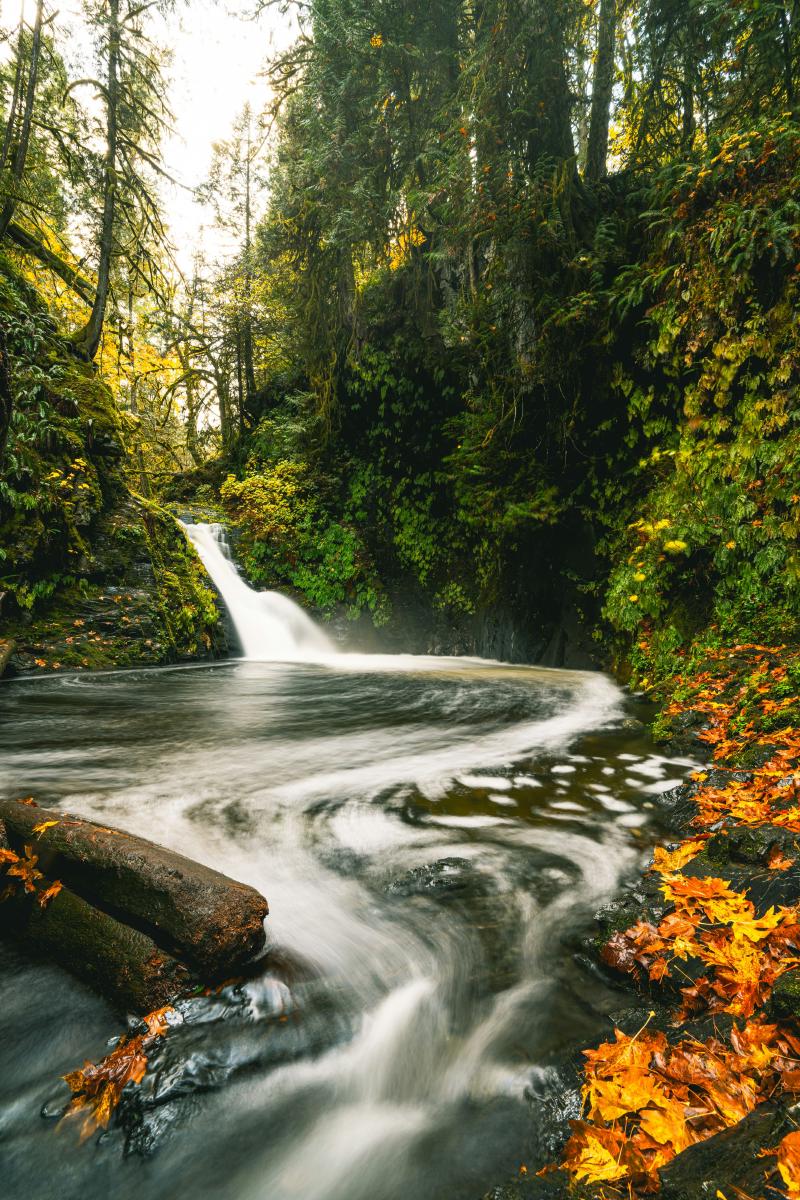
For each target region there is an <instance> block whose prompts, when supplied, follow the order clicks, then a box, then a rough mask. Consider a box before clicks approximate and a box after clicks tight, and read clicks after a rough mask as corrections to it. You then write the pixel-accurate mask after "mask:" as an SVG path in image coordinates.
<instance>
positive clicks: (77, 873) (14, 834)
mask: <svg viewBox="0 0 800 1200" xmlns="http://www.w3.org/2000/svg"><path fill="white" fill-rule="evenodd" d="M0 820H2V821H3V822H4V823H5V826H6V829H7V832H8V836H9V838H10V840H11V842H12V845H14V844H16V848H20V847H21V846H22V845H24V844H31V845H32V846H33V847H34V849H35V853H36V854H37V855H38V857H39V868H40V869H41V870H42V871H43V872H44V873H45V874H46V875H47V876H48V877H49V878H50V879H59V880H61V881H62V882H63V883H65V884H66V885H67V887H68V888H70V889H71V890H72V891H73V892H75V893H76V894H77V895H78V896H80V897H82V898H83V899H84V900H86V901H87V902H89V903H90V904H92V905H95V906H97V907H98V908H100V909H103V910H105V911H106V912H107V913H109V914H112V915H113V916H114V917H116V918H118V919H119V921H121V922H124V923H125V924H128V925H132V926H134V927H135V928H136V929H137V930H139V931H140V932H141V933H142V934H145V935H147V937H149V938H151V939H152V941H153V943H154V944H155V945H157V946H158V947H161V948H163V949H164V950H167V951H169V952H170V953H173V954H175V955H176V956H177V957H179V958H181V959H184V960H185V961H186V962H187V963H188V964H189V965H190V966H191V967H193V968H195V969H197V970H198V971H199V972H200V974H201V975H202V976H203V978H205V979H215V978H220V977H224V976H225V975H226V974H230V973H231V971H233V970H236V968H238V967H239V966H241V965H243V964H244V963H245V962H247V961H248V960H250V959H252V958H254V957H255V956H256V955H257V954H258V953H259V952H260V951H261V950H262V949H263V948H264V945H265V941H266V937H265V933H264V918H265V916H266V915H267V912H268V911H269V910H268V906H267V902H266V900H265V899H264V898H263V896H261V895H259V893H258V892H257V891H255V889H254V888H251V887H248V886H247V885H246V884H243V883H238V882H236V880H233V879H229V878H228V877H227V876H226V875H222V874H221V873H220V872H219V871H214V870H211V869H210V868H209V867H205V866H202V865H201V864H200V863H196V862H193V861H192V860H191V859H188V858H184V857H183V855H181V854H176V853H175V852H174V851H172V850H166V849H164V847H162V846H157V845H155V843H153V842H149V841H145V840H144V839H143V838H139V837H135V836H133V835H132V834H129V833H124V832H123V831H121V830H118V829H109V828H107V827H105V826H103V825H99V824H96V823H95V822H94V821H85V820H82V819H80V818H78V817H74V816H71V815H70V814H69V813H62V812H54V811H51V810H47V809H43V808H39V807H37V806H31V805H28V804H22V803H20V802H19V801H15V800H3V801H0ZM37 827H38V832H36V830H37ZM44 911H45V912H46V911H47V909H45V910H44Z"/></svg>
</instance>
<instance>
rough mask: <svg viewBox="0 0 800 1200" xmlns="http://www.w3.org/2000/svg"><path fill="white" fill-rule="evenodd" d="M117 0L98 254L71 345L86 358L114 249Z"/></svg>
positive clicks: (95, 340) (93, 349)
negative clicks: (87, 305)
mask: <svg viewBox="0 0 800 1200" xmlns="http://www.w3.org/2000/svg"><path fill="white" fill-rule="evenodd" d="M119 39H120V29H119V0H109V12H108V83H107V86H106V114H107V115H106V155H105V161H104V165H103V218H102V224H101V226H100V258H99V263H98V267H97V289H96V291H95V295H94V304H93V305H92V311H91V314H90V316H89V320H88V321H87V322H86V325H85V326H84V328H83V329H82V330H81V331H80V333H79V334H78V335H77V337H76V338H75V345H76V347H77V349H78V351H79V352H80V354H82V355H83V356H84V357H85V358H87V359H88V360H89V361H90V362H91V361H92V360H93V359H94V358H95V356H96V355H97V351H98V349H99V348H100V339H101V337H102V335H103V321H104V320H105V315H106V303H107V301H108V289H109V284H110V279H111V258H112V254H113V250H114V219H115V216H116V202H117V115H118V108H119Z"/></svg>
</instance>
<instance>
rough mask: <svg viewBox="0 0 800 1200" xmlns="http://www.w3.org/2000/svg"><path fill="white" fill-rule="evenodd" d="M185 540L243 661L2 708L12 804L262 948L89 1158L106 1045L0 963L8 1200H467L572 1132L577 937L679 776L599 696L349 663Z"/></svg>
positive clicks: (0, 790)
mask: <svg viewBox="0 0 800 1200" xmlns="http://www.w3.org/2000/svg"><path fill="white" fill-rule="evenodd" d="M190 533H191V534H192V537H193V540H195V544H197V545H198V548H199V549H200V550H201V552H202V553H203V557H204V560H205V561H206V564H207V566H208V568H209V570H210V571H211V572H212V574H213V577H214V578H215V581H216V583H217V586H218V587H219V589H220V591H221V592H222V594H223V595H224V596H225V599H226V601H227V603H228V605H229V608H230V609H231V612H232V616H233V618H234V621H235V623H236V625H237V629H238V632H239V636H240V637H241V640H242V644H243V646H244V647H245V649H246V651H248V652H249V653H250V654H251V655H252V656H253V657H252V658H250V659H240V660H237V661H233V662H228V663H220V664H215V665H213V666H199V667H198V666H195V667H184V668H174V669H160V670H141V671H125V672H122V671H121V672H109V673H103V674H92V675H89V674H87V675H75V676H51V677H46V678H38V679H30V680H28V679H21V680H17V681H12V682H7V683H5V684H2V685H0V794H3V795H9V796H24V795H29V794H33V795H35V796H36V797H37V799H38V800H39V801H40V803H42V804H51V805H53V806H58V807H63V808H66V809H70V810H73V811H76V812H79V813H81V814H84V815H86V816H91V817H99V818H101V819H102V820H103V821H104V822H106V823H109V824H114V825H118V826H121V827H124V828H127V829H130V830H132V831H134V832H137V833H139V834H143V835H144V836H148V837H151V838H153V839H154V840H157V841H159V842H162V843H164V844H166V845H169V846H172V847H174V848H175V849H178V850H180V851H181V852H183V853H185V854H188V855H189V856H191V857H194V858H197V859H199V860H202V861H203V862H206V863H209V864H210V865H212V866H214V867H217V868H219V869H221V870H223V871H225V872H227V873H228V874H230V875H232V876H234V877H236V878H239V879H242V880H245V881H247V882H249V883H252V884H253V885H255V886H256V887H257V888H259V890H261V891H262V892H263V893H264V894H265V895H266V896H267V898H268V899H269V902H270V910H271V914H270V916H269V918H268V920H267V928H268V933H269V937H270V941H271V944H272V946H273V951H272V952H271V954H270V955H269V957H268V959H267V960H266V964H265V965H264V967H263V968H261V969H259V970H258V971H257V972H256V973H255V975H254V977H253V978H251V979H249V980H247V981H245V982H242V983H238V984H231V985H230V986H228V987H226V988H225V989H223V991H222V992H221V993H220V994H218V995H213V996H210V997H198V998H196V999H191V1000H188V1001H186V1002H184V1003H182V1004H181V1005H179V1012H178V1014H177V1017H176V1024H175V1027H174V1028H173V1029H172V1030H171V1031H170V1034H169V1036H168V1037H167V1038H166V1039H165V1041H164V1043H163V1046H162V1048H161V1049H160V1051H159V1053H158V1055H157V1056H156V1058H155V1059H154V1061H153V1063H152V1069H151V1071H150V1072H149V1074H148V1076H147V1077H146V1079H145V1082H144V1084H143V1086H142V1089H141V1092H140V1094H139V1095H138V1097H137V1098H136V1099H135V1100H134V1099H130V1100H128V1101H127V1103H126V1104H125V1105H124V1108H123V1112H122V1120H121V1123H120V1125H119V1126H117V1127H116V1128H113V1129H112V1130H111V1131H109V1133H107V1134H105V1135H103V1136H102V1137H100V1138H95V1139H93V1140H92V1141H89V1142H86V1143H84V1144H80V1143H79V1140H78V1130H77V1128H76V1127H75V1125H74V1122H72V1121H66V1122H63V1123H62V1124H60V1125H59V1124H57V1122H56V1121H55V1120H53V1119H47V1117H48V1115H50V1116H52V1115H53V1114H57V1113H58V1112H59V1110H60V1108H61V1107H63V1102H64V1085H61V1084H59V1082H58V1081H59V1077H60V1076H61V1075H62V1074H63V1073H64V1072H65V1071H68V1070H70V1069H72V1068H74V1067H75V1066H78V1065H80V1064H81V1063H82V1061H83V1060H84V1059H85V1058H92V1059H97V1058H98V1057H100V1056H102V1054H103V1053H105V1052H106V1051H107V1043H108V1039H109V1038H110V1037H112V1036H113V1035H114V1034H116V1033H118V1032H119V1028H120V1027H119V1021H118V1020H117V1018H116V1017H115V1016H114V1015H113V1014H112V1013H111V1012H110V1011H109V1010H108V1009H107V1008H106V1006H105V1005H104V1004H103V1003H102V1002H101V1001H100V1000H99V999H97V998H96V997H94V996H93V995H91V994H90V993H89V992H88V991H87V990H85V989H84V988H82V987H81V986H80V985H79V984H78V983H76V982H75V981H74V980H72V979H71V978H69V977H68V976H67V975H66V974H64V973H62V972H61V971H60V970H58V969H56V968H55V967H52V966H48V965H46V964H42V963H35V962H31V961H29V960H27V959H26V958H25V957H24V956H23V955H22V954H21V953H20V952H19V951H18V950H16V949H13V948H10V947H9V946H4V945H3V944H2V943H0V1031H1V1033H2V1035H1V1036H0V1164H2V1182H0V1194H1V1195H2V1196H3V1197H7V1198H8V1200H18V1198H19V1200H23V1198H24V1200H50V1198H51V1197H52V1198H53V1200H55V1198H56V1197H58V1198H59V1200H72V1198H73V1197H74V1198H75V1200H77V1198H78V1197H80V1198H81V1200H94V1198H97V1200H101V1198H102V1200H105V1198H106V1197H107V1196H108V1195H109V1194H113V1195H114V1197H115V1200H117V1198H118V1200H128V1198H130V1200H134V1198H135V1200H167V1198H170V1200H171V1198H172V1197H191V1198H192V1200H212V1198H213V1200H462V1198H463V1200H479V1197H480V1196H481V1195H482V1194H483V1193H484V1192H485V1191H486V1189H487V1187H488V1186H489V1185H490V1184H492V1183H493V1182H497V1181H499V1180H502V1179H503V1178H504V1177H506V1176H507V1175H508V1174H510V1173H513V1172H514V1171H516V1170H517V1169H518V1167H519V1166H520V1164H521V1163H522V1162H524V1161H525V1159H526V1157H527V1156H528V1155H529V1154H531V1153H532V1154H535V1153H536V1152H537V1140H538V1141H541V1139H545V1140H546V1139H547V1138H548V1136H549V1131H551V1128H552V1127H553V1122H554V1121H555V1122H556V1124H557V1120H558V1119H559V1118H563V1117H564V1116H565V1115H574V1112H569V1111H567V1110H565V1100H564V1095H563V1089H562V1087H561V1085H560V1083H559V1078H558V1067H559V1064H560V1063H561V1062H562V1061H563V1059H564V1058H565V1057H566V1056H568V1055H569V1054H571V1053H573V1052H574V1051H575V1049H576V1048H577V1047H579V1046H580V1045H582V1044H585V1043H586V1042H588V1041H590V1040H592V1039H596V1038H597V1037H599V1036H603V1035H605V1034H607V1032H608V1030H609V1028H610V1024H609V1018H608V1013H609V1011H611V1010H612V1009H613V1007H614V1004H615V998H614V995H613V994H612V993H610V992H608V991H607V990H606V989H605V988H604V986H603V985H602V984H601V983H600V982H599V981H598V978H597V977H596V976H594V975H593V974H592V973H591V970H590V968H589V967H584V966H582V965H581V960H580V958H579V957H576V956H575V953H574V947H575V944H576V939H577V938H578V937H579V936H580V935H581V934H582V933H583V932H585V931H586V930H587V929H588V928H589V925H590V920H591V914H592V912H593V910H594V909H596V908H597V907H598V905H600V904H601V903H602V902H603V901H605V900H606V899H608V898H610V897H611V896H612V895H613V894H614V892H615V891H616V890H617V889H618V888H619V886H620V884H621V881H622V880H623V879H624V877H625V876H627V875H632V874H633V873H634V872H635V871H636V869H638V867H639V865H640V863H641V861H642V858H643V855H644V853H645V849H646V846H647V844H648V839H649V838H650V836H651V823H650V822H651V817H652V810H653V796H654V794H655V793H656V792H657V791H659V790H661V789H663V788H665V787H667V786H670V783H671V782H673V781H674V782H677V781H678V780H679V779H680V777H681V776H682V774H683V773H684V771H685V769H686V764H681V763H675V762H672V763H670V762H667V761H665V760H664V759H662V758H660V757H658V756H657V755H656V754H654V753H653V751H652V748H651V747H650V746H649V745H648V743H647V741H646V740H645V739H644V737H643V736H642V734H639V733H635V732H630V731H628V730H627V729H626V728H625V721H624V718H625V713H626V709H625V703H624V700H623V697H622V694H621V693H620V691H619V690H618V689H617V688H616V687H615V685H614V684H613V683H612V682H611V681H609V680H608V679H607V678H606V677H604V676H602V675H600V674H589V673H581V672H569V671H550V670H544V669H541V668H533V667H520V666H506V665H502V664H498V663H491V662H485V661H480V660H470V659H452V658H451V659H448V658H417V657H410V656H409V657H403V656H358V655H345V654H338V655H337V654H336V653H335V652H334V651H333V649H332V647H331V644H330V642H329V641H328V639H327V638H326V637H325V635H324V634H322V633H321V632H320V631H319V630H318V629H316V628H315V627H314V626H313V625H312V624H311V623H310V622H309V621H308V618H307V617H306V616H305V614H302V613H300V618H302V619H299V618H298V616H297V614H298V612H299V610H296V609H295V606H293V605H291V604H290V602H289V601H285V602H284V603H282V604H277V603H276V601H275V598H274V597H269V596H267V597H266V598H265V597H263V596H262V597H258V596H254V594H253V593H249V589H247V588H246V585H245V584H244V583H242V582H241V581H240V580H238V578H235V569H234V568H233V566H232V564H230V562H229V561H228V559H227V558H226V557H225V554H224V552H223V550H222V548H221V545H220V541H219V535H218V534H216V533H215V532H214V531H213V530H209V529H208V527H199V529H198V528H196V529H194V530H190ZM203 542H205V545H203ZM226 589H227V590H226ZM239 589H243V590H239ZM248 593H249V595H248ZM278 599H279V600H281V599H282V598H278ZM286 605H288V606H289V608H288V609H287V608H286V607H285V606H286ZM257 613H261V614H263V616H264V624H265V626H267V628H266V631H265V630H264V629H261V630H259V625H258V621H257V620H256V617H255V615H254V614H257ZM259 638H261V640H260V641H259ZM282 639H283V640H282ZM256 659H264V660H267V661H256ZM281 659H282V660H283V661H279V660H281ZM270 660H271V661H270ZM301 660H305V661H301ZM567 1108H568V1105H567ZM42 1112H44V1117H43V1116H42V1115H41V1114H42Z"/></svg>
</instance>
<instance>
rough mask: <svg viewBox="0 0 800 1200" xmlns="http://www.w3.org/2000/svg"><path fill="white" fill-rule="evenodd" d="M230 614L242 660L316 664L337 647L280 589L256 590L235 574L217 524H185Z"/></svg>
mask: <svg viewBox="0 0 800 1200" xmlns="http://www.w3.org/2000/svg"><path fill="white" fill-rule="evenodd" d="M184 529H185V530H186V536H187V537H188V538H189V540H190V541H191V543H192V545H193V546H194V548H195V550H196V551H197V553H198V555H199V556H200V559H201V561H202V563H203V566H204V567H205V569H206V570H207V571H208V574H209V576H210V577H211V579H212V581H213V583H214V586H215V587H216V588H217V590H218V591H219V594H220V595H221V596H222V599H223V601H224V602H225V605H226V607H227V609H228V612H229V613H230V617H231V621H232V622H233V625H234V628H235V629H236V633H237V635H238V637H239V640H240V642H241V643H242V651H243V655H244V657H245V658H250V659H254V660H256V661H258V662H319V661H320V659H324V658H327V657H328V656H329V655H331V654H335V653H336V647H335V646H334V644H333V642H332V641H331V640H330V638H329V637H327V636H326V635H325V634H324V633H323V632H322V630H321V629H320V628H319V626H317V625H315V624H314V622H313V621H312V620H311V618H310V617H309V616H308V615H307V614H306V613H304V612H303V610H302V608H300V606H299V605H298V604H295V603H294V601H292V600H290V599H289V598H288V597H287V596H282V595H281V594H280V592H257V591H254V589H253V588H251V587H249V586H248V585H247V584H246V583H245V581H244V580H243V579H242V577H241V576H240V574H239V572H238V571H237V569H236V565H235V563H234V562H233V560H232V558H231V555H230V551H229V549H228V546H227V543H226V540H225V530H224V528H223V526H222V525H216V524H201V523H197V524H190V523H188V522H187V523H185V524H184Z"/></svg>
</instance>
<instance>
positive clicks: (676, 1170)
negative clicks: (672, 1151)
mask: <svg viewBox="0 0 800 1200" xmlns="http://www.w3.org/2000/svg"><path fill="white" fill-rule="evenodd" d="M798 1116H800V1112H798ZM790 1127H791V1128H796V1124H795V1122H791V1120H790V1118H789V1116H788V1114H787V1112H786V1110H781V1109H779V1108H777V1107H775V1106H773V1105H771V1104H762V1105H760V1106H759V1107H758V1108H757V1109H755V1110H754V1111H753V1112H752V1113H750V1114H749V1116H747V1117H745V1119H744V1120H743V1121H740V1122H739V1124H738V1125H734V1126H733V1127H732V1128H731V1129H726V1130H724V1131H723V1132H722V1133H718V1134H716V1135H715V1136H714V1137H711V1138H708V1140H707V1141H705V1142H699V1143H698V1144H697V1145H696V1146H690V1147H689V1148H688V1150H684V1151H683V1153H682V1154H679V1155H678V1157H677V1158H675V1159H674V1160H673V1161H672V1162H671V1163H669V1164H668V1165H667V1166H666V1167H664V1168H663V1169H662V1171H661V1192H660V1196H661V1198H662V1200H708V1198H709V1197H712V1196H719V1195H720V1193H722V1194H723V1195H725V1196H730V1195H737V1196H741V1195H746V1196H767V1197H774V1198H775V1200H778V1197H779V1196H782V1195H784V1194H785V1193H784V1191H783V1189H782V1187H781V1186H780V1179H779V1178H778V1177H777V1175H773V1178H772V1180H771V1184H772V1186H771V1187H770V1186H768V1187H767V1189H766V1191H765V1187H764V1183H765V1178H764V1177H765V1175H768V1173H769V1171H770V1165H772V1166H774V1161H775V1160H774V1159H773V1160H772V1164H771V1163H770V1159H769V1158H761V1157H760V1152H761V1151H762V1150H763V1149H765V1148H769V1147H771V1146H775V1145H776V1144H777V1143H778V1142H779V1141H780V1140H781V1138H782V1137H783V1136H784V1134H785V1133H788V1132H789V1129H790Z"/></svg>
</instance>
